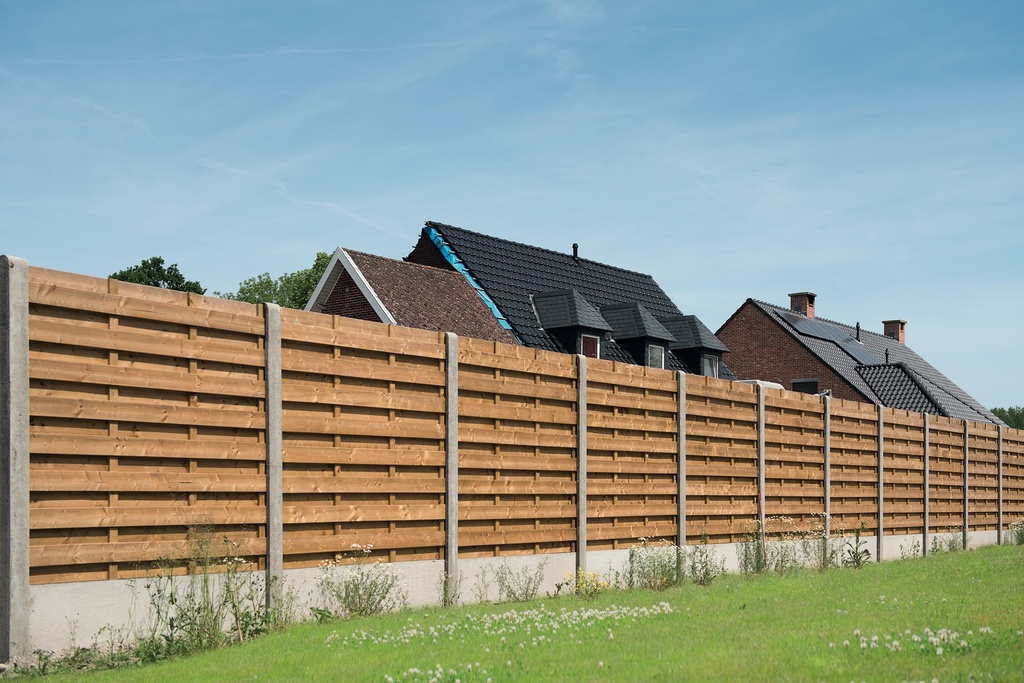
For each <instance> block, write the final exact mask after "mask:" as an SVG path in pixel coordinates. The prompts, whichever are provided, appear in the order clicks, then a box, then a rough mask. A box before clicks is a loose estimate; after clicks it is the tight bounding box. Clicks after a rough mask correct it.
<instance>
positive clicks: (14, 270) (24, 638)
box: [0, 256, 31, 662]
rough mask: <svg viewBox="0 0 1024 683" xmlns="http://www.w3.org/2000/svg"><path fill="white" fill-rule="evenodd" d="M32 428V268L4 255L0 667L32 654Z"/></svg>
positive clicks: (0, 295) (0, 268)
mask: <svg viewBox="0 0 1024 683" xmlns="http://www.w3.org/2000/svg"><path fill="white" fill-rule="evenodd" d="M28 425H29V412H28V263H27V262H26V261H25V260H24V259H20V258H15V257H13V256H0V662H6V661H8V660H10V659H12V658H14V657H26V656H28V655H29V654H30V652H31V648H30V646H29V640H28V637H29V631H28V619H29V594H28V590H29V589H28V567H29V559H28V540H29V526H28V503H29V493H28V483H29V482H28V477H29V467H28V463H29V450H28V448H29V442H28Z"/></svg>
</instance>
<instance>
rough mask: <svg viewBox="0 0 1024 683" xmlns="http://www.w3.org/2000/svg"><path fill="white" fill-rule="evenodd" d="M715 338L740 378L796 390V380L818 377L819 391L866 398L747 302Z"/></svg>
mask: <svg viewBox="0 0 1024 683" xmlns="http://www.w3.org/2000/svg"><path fill="white" fill-rule="evenodd" d="M716 336H717V337H718V338H719V339H721V340H722V342H723V343H724V344H725V345H726V346H728V347H729V353H727V354H725V362H726V364H727V365H728V366H729V368H730V369H731V370H732V371H733V372H734V373H736V376H737V377H739V378H740V379H760V380H767V381H769V382H778V383H779V384H781V385H782V386H784V387H785V388H786V389H790V390H792V389H793V380H794V379H811V378H814V377H817V378H818V391H824V390H825V389H831V390H832V395H833V396H834V397H836V398H845V399H849V400H851V401H862V402H863V401H865V400H866V399H865V398H864V397H863V396H862V395H861V394H860V392H858V391H857V390H856V389H854V388H853V387H851V386H850V384H849V383H848V382H847V381H846V380H844V379H843V378H842V377H840V376H839V375H837V374H836V373H834V372H833V371H832V370H831V369H830V368H829V367H828V366H827V365H825V363H823V362H822V361H820V360H819V359H818V358H817V357H816V356H815V355H814V354H813V353H811V352H810V351H808V350H807V348H806V347H804V346H803V345H802V344H801V343H800V342H798V341H797V340H796V339H794V338H793V337H792V336H791V335H790V334H788V333H787V332H785V331H783V330H782V329H781V328H780V327H779V325H778V324H777V323H775V321H773V320H771V319H770V318H769V317H768V316H767V315H766V314H765V313H764V311H762V310H761V309H760V308H758V307H757V306H755V305H754V304H752V303H750V302H747V303H745V304H743V306H742V307H741V308H740V310H739V312H738V313H737V314H736V315H735V316H733V318H732V319H730V320H729V321H728V322H727V323H726V324H725V325H723V326H722V329H721V330H719V331H718V332H717V333H716Z"/></svg>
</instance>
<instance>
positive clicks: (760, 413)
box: [756, 384, 767, 546]
mask: <svg viewBox="0 0 1024 683" xmlns="http://www.w3.org/2000/svg"><path fill="white" fill-rule="evenodd" d="M756 386H757V523H758V526H760V527H761V530H760V537H761V545H762V546H763V545H764V543H765V534H766V533H767V529H766V528H765V525H766V523H767V522H766V518H767V515H766V514H765V510H764V506H765V495H764V487H765V483H764V449H765V444H764V387H763V386H762V385H760V384H758V385H756Z"/></svg>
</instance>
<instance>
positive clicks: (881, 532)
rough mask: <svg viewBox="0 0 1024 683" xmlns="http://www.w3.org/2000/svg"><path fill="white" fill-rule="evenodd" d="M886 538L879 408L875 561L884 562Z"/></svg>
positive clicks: (882, 426) (882, 427)
mask: <svg viewBox="0 0 1024 683" xmlns="http://www.w3.org/2000/svg"><path fill="white" fill-rule="evenodd" d="M884 536H885V406H883V405H879V406H878V538H877V539H876V540H877V543H876V544H875V559H876V560H877V561H879V562H881V561H882V539H883V538H884Z"/></svg>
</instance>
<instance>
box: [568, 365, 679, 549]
mask: <svg viewBox="0 0 1024 683" xmlns="http://www.w3.org/2000/svg"><path fill="white" fill-rule="evenodd" d="M677 392H678V382H677V379H676V374H675V373H674V372H671V371H668V370H661V369H655V368H647V367H643V366H639V365H627V364H623V363H617V362H613V361H601V360H588V361H587V547H588V548H589V549H592V550H612V549H617V548H628V547H631V546H633V545H636V544H638V543H639V542H640V539H651V540H655V539H657V540H668V541H674V540H675V538H676V535H677V534H678V533H679V522H678V512H679V495H678V494H679V476H678V474H679V466H678V455H677V454H678V450H679V446H678V443H677V440H678V435H679V417H678V398H677V395H678V394H677Z"/></svg>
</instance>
